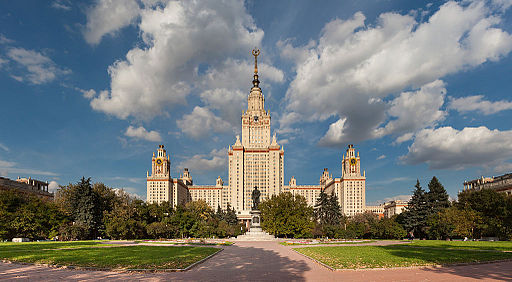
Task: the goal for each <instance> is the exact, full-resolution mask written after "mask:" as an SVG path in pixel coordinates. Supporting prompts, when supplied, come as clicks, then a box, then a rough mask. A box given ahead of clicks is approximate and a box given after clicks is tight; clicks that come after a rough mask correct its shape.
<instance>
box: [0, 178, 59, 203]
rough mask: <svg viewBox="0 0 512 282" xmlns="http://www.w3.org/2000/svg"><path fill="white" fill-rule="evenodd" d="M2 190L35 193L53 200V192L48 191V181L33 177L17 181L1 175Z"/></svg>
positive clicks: (0, 187) (0, 186)
mask: <svg viewBox="0 0 512 282" xmlns="http://www.w3.org/2000/svg"><path fill="white" fill-rule="evenodd" d="M0 190H10V191H15V192H17V193H22V194H27V195H35V196H38V197H41V198H43V199H46V200H53V196H54V195H53V193H50V192H48V182H45V181H39V180H35V179H32V178H30V177H29V178H19V177H18V179H16V181H14V180H11V179H8V178H4V177H0Z"/></svg>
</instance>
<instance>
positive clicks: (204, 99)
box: [0, 0, 512, 203]
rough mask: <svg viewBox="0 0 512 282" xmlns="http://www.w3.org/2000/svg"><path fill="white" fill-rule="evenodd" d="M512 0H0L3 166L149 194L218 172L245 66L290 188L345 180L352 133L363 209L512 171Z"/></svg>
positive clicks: (244, 84) (244, 91)
mask: <svg viewBox="0 0 512 282" xmlns="http://www.w3.org/2000/svg"><path fill="white" fill-rule="evenodd" d="M511 5H512V1H505V0H494V1H462V2H452V1H448V2H444V1H434V2H431V3H428V2H423V1H321V2H318V1H278V2H276V1H246V2H240V1H225V2H222V1H218V2H214V1H205V2H202V3H195V2H192V1H184V2H174V1H171V2H167V1H153V0H141V1H81V2H77V1H68V0H60V1H2V3H1V4H0V26H2V28H1V29H0V97H1V101H2V102H1V111H0V121H1V122H0V175H2V176H6V177H9V178H13V179H15V178H16V177H17V176H25V177H28V176H31V177H33V178H37V179H41V180H48V181H51V183H52V188H54V187H56V186H57V185H58V184H61V185H65V184H67V183H70V182H76V181H78V180H79V179H80V178H81V177H82V176H86V177H92V179H93V181H95V182H104V183H105V184H107V185H109V186H112V187H117V188H125V189H126V190H127V191H128V192H130V193H134V194H138V195H140V196H142V197H145V190H146V188H145V187H146V185H145V176H146V170H149V169H150V162H151V155H152V152H153V151H155V150H156V148H157V146H158V144H164V145H165V147H166V149H167V151H168V153H170V154H171V162H172V175H173V176H177V175H179V173H180V172H181V171H182V169H183V167H189V168H190V170H191V173H192V177H193V178H194V182H195V183H198V184H214V182H215V178H216V177H217V176H218V175H220V176H221V177H223V179H224V180H225V181H227V147H228V145H231V144H233V143H234V141H235V136H236V135H237V134H239V132H240V112H241V110H242V109H244V108H245V107H246V105H247V101H246V97H247V95H248V93H249V89H250V87H251V80H252V77H251V71H252V61H253V58H252V56H251V55H250V51H251V50H252V48H254V47H255V46H258V47H259V48H260V49H261V56H260V58H259V62H260V67H259V69H260V75H261V77H260V80H261V81H262V82H261V87H262V90H263V93H264V95H265V98H266V108H267V109H268V110H270V112H271V115H272V130H273V131H275V132H276V133H277V135H278V140H279V142H280V143H281V144H282V145H284V148H285V179H286V180H285V182H286V183H288V180H289V179H290V177H291V176H295V177H296V178H297V182H298V184H315V183H317V182H318V179H319V177H320V175H321V172H322V170H323V168H324V167H326V168H329V170H330V171H331V173H332V174H333V175H334V177H340V175H341V156H342V154H343V153H344V152H345V149H346V146H347V145H348V144H351V143H353V144H354V145H355V147H356V149H357V150H359V151H360V154H361V159H362V160H361V164H362V168H363V169H365V170H366V176H367V184H366V187H367V191H366V198H367V202H368V203H374V202H378V201H383V200H385V199H390V198H403V196H404V195H409V194H410V193H411V190H412V188H413V185H414V184H415V180H416V179H419V180H420V182H421V183H422V185H423V186H424V187H426V186H427V184H428V181H429V180H430V178H432V176H434V175H435V176H437V177H438V178H439V179H440V180H441V182H442V183H443V184H444V186H445V188H446V189H447V191H448V192H449V194H450V195H451V196H452V197H454V198H455V197H456V194H457V191H458V190H460V189H461V188H462V182H463V181H464V180H468V179H473V178H477V177H480V176H481V175H485V176H492V175H500V174H503V173H507V172H511V171H512V128H511V124H512V123H511V122H510V120H511V118H512V98H511V97H510V91H511V86H510V73H512V58H511V55H510V52H511V51H512V35H511V33H512V14H511V10H512V9H510V6H511Z"/></svg>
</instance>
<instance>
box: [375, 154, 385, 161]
mask: <svg viewBox="0 0 512 282" xmlns="http://www.w3.org/2000/svg"><path fill="white" fill-rule="evenodd" d="M385 158H386V155H380V156H378V157H377V160H383V159H385Z"/></svg>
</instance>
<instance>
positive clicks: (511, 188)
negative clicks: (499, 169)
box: [464, 173, 512, 195]
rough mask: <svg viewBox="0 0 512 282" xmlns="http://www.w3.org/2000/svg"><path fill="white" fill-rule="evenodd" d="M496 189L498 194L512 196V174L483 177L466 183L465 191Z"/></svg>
mask: <svg viewBox="0 0 512 282" xmlns="http://www.w3.org/2000/svg"><path fill="white" fill-rule="evenodd" d="M482 189H494V190H496V191H498V192H501V193H505V194H507V195H512V173H507V174H504V175H500V176H496V177H494V176H493V177H483V176H482V177H481V178H477V179H474V180H470V181H465V182H464V191H466V190H482Z"/></svg>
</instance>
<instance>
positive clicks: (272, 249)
mask: <svg viewBox="0 0 512 282" xmlns="http://www.w3.org/2000/svg"><path fill="white" fill-rule="evenodd" d="M0 280H1V281H11V280H15V281H23V280H30V281H56V280H66V281H69V280H80V281H102V280H103V281H107V280H108V281H111V280H125V281H126V280H139V281H167V280H172V281H341V280H344V281H362V280H364V281H395V280H400V281H434V280H435V281H454V280H456V281H459V280H460V281H470V280H475V281H476V280H486V281H489V280H500V281H503V280H512V262H500V263H492V264H479V265H465V266H452V267H439V268H432V267H426V268H410V269H388V270H344V271H330V270H328V269H327V268H325V267H323V266H321V265H319V264H317V263H315V262H313V261H312V260H310V259H307V258H306V257H304V256H302V255H300V254H298V253H295V252H294V251H292V250H291V247H290V246H282V245H280V244H278V243H277V242H275V241H274V242H237V243H236V244H235V245H233V246H226V247H224V251H222V252H220V253H219V254H217V255H216V256H214V257H213V258H211V259H209V260H207V261H205V262H204V263H202V264H200V265H198V266H196V267H194V268H192V269H191V270H189V271H186V272H172V273H126V272H109V271H88V270H72V269H62V268H48V267H44V266H35V265H20V264H8V263H0Z"/></svg>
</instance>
